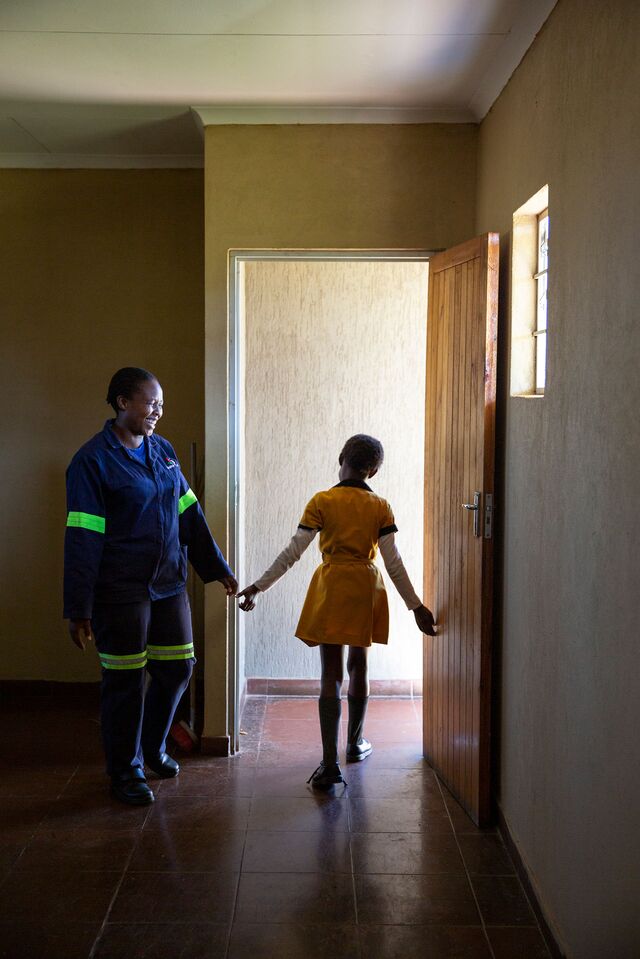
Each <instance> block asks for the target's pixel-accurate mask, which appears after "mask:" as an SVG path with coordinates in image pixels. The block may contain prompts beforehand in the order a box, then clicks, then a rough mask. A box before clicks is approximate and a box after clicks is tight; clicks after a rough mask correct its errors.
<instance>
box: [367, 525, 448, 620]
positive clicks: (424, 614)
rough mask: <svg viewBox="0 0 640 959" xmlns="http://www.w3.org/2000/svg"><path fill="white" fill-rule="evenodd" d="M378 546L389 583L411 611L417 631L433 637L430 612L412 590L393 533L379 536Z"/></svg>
mask: <svg viewBox="0 0 640 959" xmlns="http://www.w3.org/2000/svg"><path fill="white" fill-rule="evenodd" d="M378 546H379V548H380V555H381V556H382V559H383V560H384V565H385V568H386V570H387V573H388V574H389V577H390V579H391V582H392V583H393V585H394V586H395V588H396V589H397V590H398V592H399V593H400V596H401V597H402V599H403V600H404V602H405V605H406V607H407V609H410V610H412V612H413V614H414V616H415V618H416V623H417V624H418V627H419V629H421V630H422V632H423V633H427V634H428V635H429V636H435V630H434V628H433V627H434V620H433V614H432V613H431V610H429V609H427V607H426V606H424V605H423V603H422V600H421V599H420V597H419V596H418V595H417V593H416V591H415V590H414V588H413V585H412V583H411V580H410V579H409V574H408V573H407V571H406V569H405V567H404V563H403V562H402V557H401V556H400V553H399V552H398V547H397V546H396V542H395V535H394V534H393V533H386V534H385V535H384V536H381V537H380V539H379V540H378Z"/></svg>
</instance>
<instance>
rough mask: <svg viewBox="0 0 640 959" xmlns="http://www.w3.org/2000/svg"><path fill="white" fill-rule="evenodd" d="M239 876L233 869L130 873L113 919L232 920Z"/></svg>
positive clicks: (120, 894) (133, 921) (111, 917)
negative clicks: (224, 870)
mask: <svg viewBox="0 0 640 959" xmlns="http://www.w3.org/2000/svg"><path fill="white" fill-rule="evenodd" d="M236 884H237V875H236V874H234V873H231V872H214V873H212V872H185V873H178V872H175V873H174V872H133V873H130V872H128V873H127V874H126V875H125V877H124V880H123V882H122V885H121V886H120V889H119V890H118V895H117V896H116V899H115V902H114V904H113V908H112V909H111V912H110V914H109V921H110V922H124V923H135V922H136V921H139V920H140V917H141V916H144V919H145V922H150V923H156V922H163V923H164V922H169V923H171V922H180V923H182V922H187V923H188V922H215V923H227V922H230V921H231V916H232V914H233V903H234V899H235V894H236Z"/></svg>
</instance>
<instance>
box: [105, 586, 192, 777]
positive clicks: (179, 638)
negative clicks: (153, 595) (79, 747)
mask: <svg viewBox="0 0 640 959" xmlns="http://www.w3.org/2000/svg"><path fill="white" fill-rule="evenodd" d="M91 625H92V627H93V633H94V636H95V640H96V646H97V648H98V654H99V656H100V663H101V665H102V687H101V704H100V713H101V722H102V741H103V743H104V751H105V756H106V760H107V774H108V775H109V776H115V775H121V774H122V773H126V772H127V771H128V770H129V769H132V768H135V767H140V768H142V766H143V763H144V757H145V756H147V757H148V758H151V757H157V756H158V755H159V754H160V753H163V752H165V750H166V738H167V734H168V732H169V728H170V726H171V723H172V721H173V715H174V713H175V710H176V707H177V705H178V703H179V702H180V698H181V696H182V694H183V692H184V691H185V689H186V688H187V685H188V684H189V679H190V677H191V672H192V670H193V664H194V662H195V658H194V655H193V634H192V631H191V609H190V607H189V599H188V597H187V594H186V592H182V593H179V594H178V595H177V596H170V597H169V598H168V599H156V600H144V601H142V602H139V603H100V604H96V606H95V607H94V611H93V617H92V620H91ZM147 676H148V677H149V682H148V684H147V682H146V680H147ZM145 686H146V691H145Z"/></svg>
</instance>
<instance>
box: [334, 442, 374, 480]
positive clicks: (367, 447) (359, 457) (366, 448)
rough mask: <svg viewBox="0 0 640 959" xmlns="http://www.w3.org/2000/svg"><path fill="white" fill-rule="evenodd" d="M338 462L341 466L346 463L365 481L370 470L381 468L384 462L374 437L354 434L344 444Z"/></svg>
mask: <svg viewBox="0 0 640 959" xmlns="http://www.w3.org/2000/svg"><path fill="white" fill-rule="evenodd" d="M338 460H339V463H340V465H341V466H342V464H343V463H346V464H347V466H350V467H351V469H354V470H356V472H357V473H360V475H361V476H362V478H363V479H366V477H367V476H368V475H369V473H370V472H371V470H374V469H379V468H380V467H381V466H382V461H383V460H384V450H383V448H382V443H381V442H380V440H377V439H376V438H375V437H374V436H367V435H366V433H356V434H355V436H350V437H349V439H348V440H347V442H346V443H345V444H344V446H343V447H342V452H341V453H340V456H339V457H338Z"/></svg>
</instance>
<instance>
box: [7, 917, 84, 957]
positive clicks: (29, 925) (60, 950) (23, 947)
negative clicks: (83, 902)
mask: <svg viewBox="0 0 640 959" xmlns="http://www.w3.org/2000/svg"><path fill="white" fill-rule="evenodd" d="M100 925H101V923H100V922H74V921H73V920H69V919H65V920H64V921H60V922H41V921H40V920H39V919H34V918H32V917H30V918H29V919H27V920H25V921H24V922H2V923H0V959H88V956H89V953H90V952H91V947H92V946H93V943H94V941H95V938H96V936H97V935H98V933H99V931H100Z"/></svg>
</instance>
